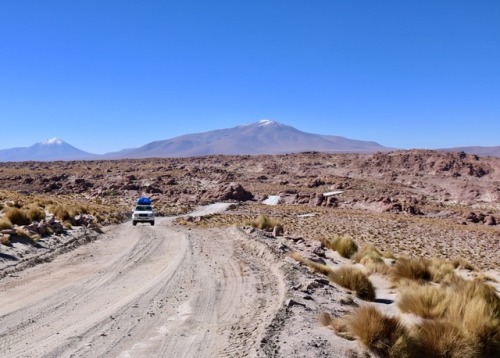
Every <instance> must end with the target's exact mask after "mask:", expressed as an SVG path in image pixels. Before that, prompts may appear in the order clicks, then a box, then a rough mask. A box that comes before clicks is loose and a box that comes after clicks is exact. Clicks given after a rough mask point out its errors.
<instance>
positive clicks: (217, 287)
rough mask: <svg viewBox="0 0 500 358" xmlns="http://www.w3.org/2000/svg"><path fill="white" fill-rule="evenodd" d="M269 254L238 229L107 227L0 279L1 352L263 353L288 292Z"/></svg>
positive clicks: (167, 224)
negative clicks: (52, 257)
mask: <svg viewBox="0 0 500 358" xmlns="http://www.w3.org/2000/svg"><path fill="white" fill-rule="evenodd" d="M268 255H269V254H266V251H265V249H264V248H263V247H260V246H259V243H257V242H254V241H252V240H248V239H246V238H245V237H243V236H242V234H241V233H240V232H239V231H238V230H236V229H235V228H231V229H214V230H200V231H198V230H189V229H186V228H182V227H177V226H175V225H173V224H172V222H171V220H170V219H168V218H161V219H157V225H156V226H149V225H138V226H136V227H132V225H131V224H130V223H125V224H122V225H118V226H114V227H110V228H108V229H107V232H106V233H105V234H104V235H103V236H102V238H101V239H100V240H98V241H96V242H94V243H92V244H89V245H86V246H82V247H80V248H78V249H76V250H74V251H72V252H70V253H67V254H64V255H61V256H59V257H57V258H56V259H55V260H54V261H53V262H50V263H46V264H41V265H38V266H35V267H33V268H30V269H27V270H24V271H22V272H20V273H17V274H15V275H11V276H9V277H5V278H4V279H2V280H1V281H0V302H1V304H0V356H1V357H98V356H110V357H243V356H264V353H263V352H261V350H260V346H261V339H262V336H263V334H264V331H265V329H266V327H267V326H268V324H269V323H270V322H271V320H272V319H273V317H274V314H275V312H276V311H277V310H278V308H279V307H280V306H281V304H282V300H283V295H284V284H283V280H282V277H281V275H280V273H279V272H278V271H277V270H276V269H273V263H272V258H271V257H268Z"/></svg>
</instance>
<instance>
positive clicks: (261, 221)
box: [244, 214, 280, 230]
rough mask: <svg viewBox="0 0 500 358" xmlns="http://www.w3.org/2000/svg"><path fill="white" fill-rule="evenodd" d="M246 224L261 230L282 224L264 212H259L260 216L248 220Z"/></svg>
mask: <svg viewBox="0 0 500 358" xmlns="http://www.w3.org/2000/svg"><path fill="white" fill-rule="evenodd" d="M244 224H245V225H248V226H252V227H254V228H257V229H260V230H272V229H273V228H274V227H275V226H277V225H280V223H279V222H278V221H276V220H274V219H271V218H268V217H267V216H265V215H262V214H259V216H257V217H256V218H255V219H253V220H246V221H245V222H244Z"/></svg>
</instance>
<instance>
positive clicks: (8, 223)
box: [0, 217, 14, 230]
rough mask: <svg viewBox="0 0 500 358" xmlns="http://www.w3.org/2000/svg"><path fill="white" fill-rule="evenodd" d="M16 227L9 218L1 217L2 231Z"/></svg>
mask: <svg viewBox="0 0 500 358" xmlns="http://www.w3.org/2000/svg"><path fill="white" fill-rule="evenodd" d="M13 226H14V225H12V222H11V221H10V220H9V218H7V217H0V230H4V229H12V228H13Z"/></svg>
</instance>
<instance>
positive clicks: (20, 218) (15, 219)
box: [4, 206, 31, 225]
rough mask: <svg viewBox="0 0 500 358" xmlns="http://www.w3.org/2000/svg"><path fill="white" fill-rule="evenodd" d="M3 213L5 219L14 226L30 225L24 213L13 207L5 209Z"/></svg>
mask: <svg viewBox="0 0 500 358" xmlns="http://www.w3.org/2000/svg"><path fill="white" fill-rule="evenodd" d="M4 212H5V217H6V218H7V219H9V220H10V222H11V223H12V224H14V225H28V224H30V223H31V220H30V218H29V217H28V215H27V214H26V212H25V211H24V210H22V209H19V208H17V207H15V206H13V207H7V208H5V209H4Z"/></svg>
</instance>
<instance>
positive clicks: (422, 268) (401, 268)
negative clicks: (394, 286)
mask: <svg viewBox="0 0 500 358" xmlns="http://www.w3.org/2000/svg"><path fill="white" fill-rule="evenodd" d="M390 275H391V279H392V280H393V282H396V283H397V282H399V281H400V280H401V279H408V280H414V281H430V280H431V273H430V271H429V268H428V265H427V262H426V261H425V260H414V259H409V258H400V259H399V260H398V261H397V262H396V264H395V265H394V266H392V269H391V272H390Z"/></svg>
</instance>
